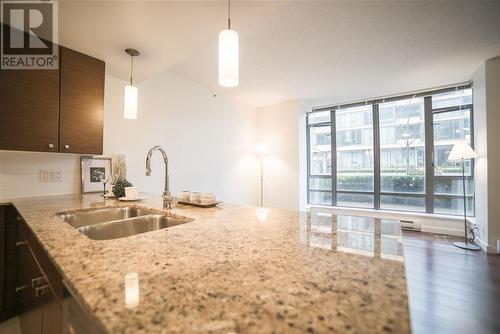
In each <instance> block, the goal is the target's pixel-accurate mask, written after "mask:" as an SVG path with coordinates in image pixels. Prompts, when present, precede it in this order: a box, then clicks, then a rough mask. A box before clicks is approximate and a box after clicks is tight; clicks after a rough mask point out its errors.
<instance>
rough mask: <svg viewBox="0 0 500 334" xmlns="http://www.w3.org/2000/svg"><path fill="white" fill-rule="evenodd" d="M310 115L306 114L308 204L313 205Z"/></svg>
mask: <svg viewBox="0 0 500 334" xmlns="http://www.w3.org/2000/svg"><path fill="white" fill-rule="evenodd" d="M309 136H310V129H309V114H306V147H307V203H308V204H311V195H310V187H311V185H310V181H309V179H310V178H311V140H310V139H309Z"/></svg>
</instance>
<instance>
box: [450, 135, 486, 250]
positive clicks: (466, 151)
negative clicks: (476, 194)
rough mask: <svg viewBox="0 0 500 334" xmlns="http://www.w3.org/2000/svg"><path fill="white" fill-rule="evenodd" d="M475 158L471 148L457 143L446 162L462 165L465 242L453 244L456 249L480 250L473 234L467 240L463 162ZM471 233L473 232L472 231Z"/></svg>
mask: <svg viewBox="0 0 500 334" xmlns="http://www.w3.org/2000/svg"><path fill="white" fill-rule="evenodd" d="M474 158H477V153H476V152H474V150H473V149H472V147H470V145H469V144H467V143H466V142H462V143H457V144H455V145H453V148H452V149H451V152H450V155H449V156H448V161H460V162H461V163H462V185H463V193H464V232H465V242H454V243H453V245H455V246H456V247H458V248H462V249H467V250H475V251H478V250H480V249H481V247H479V246H478V245H476V244H475V243H474V233H472V236H473V237H472V238H471V239H470V240H469V237H468V233H467V196H466V192H465V160H466V159H467V160H468V159H474ZM472 232H473V231H472Z"/></svg>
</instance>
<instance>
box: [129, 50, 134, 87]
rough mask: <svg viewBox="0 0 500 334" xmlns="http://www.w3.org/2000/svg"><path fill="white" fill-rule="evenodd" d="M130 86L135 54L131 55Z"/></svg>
mask: <svg viewBox="0 0 500 334" xmlns="http://www.w3.org/2000/svg"><path fill="white" fill-rule="evenodd" d="M130 58H131V60H130V86H132V76H133V73H134V56H130Z"/></svg>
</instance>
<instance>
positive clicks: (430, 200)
mask: <svg viewBox="0 0 500 334" xmlns="http://www.w3.org/2000/svg"><path fill="white" fill-rule="evenodd" d="M471 88H472V83H467V84H464V85H459V86H452V87H450V88H445V89H439V90H433V91H432V90H431V91H426V92H422V93H418V94H405V95H400V96H395V97H390V98H380V99H373V100H367V101H363V102H356V103H350V104H344V105H337V106H327V107H321V108H314V109H313V110H312V111H311V112H308V113H307V114H306V150H307V153H306V154H307V204H308V205H328V206H333V207H336V206H338V207H346V206H342V205H338V200H337V194H367V195H372V196H373V206H372V207H371V209H375V210H390V211H403V210H400V209H393V208H390V209H381V198H382V196H384V195H385V196H398V197H415V198H424V199H425V207H424V208H423V210H421V211H416V212H425V213H431V214H432V213H435V208H434V203H435V199H436V198H438V197H444V198H456V197H460V198H461V195H457V194H439V193H435V189H434V183H435V179H439V178H444V179H453V178H455V176H443V175H436V173H435V169H436V168H437V167H436V165H435V163H434V158H435V157H434V149H435V147H434V115H436V114H440V113H444V112H453V111H459V110H469V112H470V115H469V117H470V119H469V122H470V143H471V146H472V147H474V110H473V102H471V103H469V104H463V105H454V106H449V107H441V108H433V107H432V96H433V95H436V94H440V93H446V92H451V91H458V90H465V89H471ZM415 97H423V98H424V102H423V103H424V124H423V126H424V139H425V146H424V156H425V172H424V175H425V188H424V192H423V193H422V192H393V191H381V138H380V134H381V133H380V132H381V131H380V124H381V123H380V111H379V104H381V103H384V102H392V101H398V100H404V99H409V98H415ZM366 105H371V107H372V108H371V109H372V124H371V125H372V130H373V141H372V142H373V178H374V187H373V191H371V190H370V191H361V190H338V189H337V164H338V161H337V127H336V115H335V113H336V111H337V110H339V109H346V108H350V107H358V106H366ZM320 111H322V112H326V111H329V112H330V121H325V122H320V123H313V124H310V122H309V114H310V113H315V112H320ZM316 126H330V138H331V146H330V147H331V152H330V154H331V164H332V165H331V166H330V171H331V173H330V174H329V175H311V166H310V164H311V147H310V135H311V133H310V128H311V127H316ZM468 177H470V178H472V185H473V191H472V193H471V194H468V196H467V197H469V198H470V197H472V202H474V201H475V187H474V186H475V184H474V183H475V178H474V160H473V159H472V163H471V174H470V176H468ZM314 178H324V179H329V180H330V182H331V189H329V190H326V189H311V182H310V180H311V179H314ZM311 192H322V193H330V194H331V203H329V204H316V203H311ZM347 207H349V208H362V209H366V206H361V205H360V206H347ZM404 211H408V210H404ZM412 211H413V210H412ZM439 214H443V213H439ZM446 215H451V216H459V215H462V214H461V213H446ZM468 215H469V216H474V215H475V206H474V208H473V210H472V214H468Z"/></svg>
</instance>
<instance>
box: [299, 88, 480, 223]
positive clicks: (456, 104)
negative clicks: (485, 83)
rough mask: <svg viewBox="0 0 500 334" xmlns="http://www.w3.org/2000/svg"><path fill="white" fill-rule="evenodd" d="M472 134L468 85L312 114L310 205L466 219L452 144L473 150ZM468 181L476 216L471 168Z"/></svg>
mask: <svg viewBox="0 0 500 334" xmlns="http://www.w3.org/2000/svg"><path fill="white" fill-rule="evenodd" d="M472 130H473V127H472V89H471V88H470V86H461V87H454V88H450V89H446V90H440V91H434V92H432V91H431V92H425V93H422V94H414V95H410V96H401V97H391V98H387V99H377V100H371V101H370V100H369V101H366V102H361V103H356V104H349V105H339V106H331V107H323V108H319V109H316V110H313V112H311V113H309V114H308V116H307V134H308V135H307V137H308V145H307V146H308V157H309V162H308V173H309V177H308V202H309V204H320V205H332V206H347V207H360V208H375V209H386V210H406V211H417V212H430V213H433V212H435V213H443V214H461V213H462V212H463V200H462V198H463V197H462V187H461V184H462V183H461V180H462V179H461V169H460V164H457V163H454V162H449V161H447V157H448V154H449V152H450V150H451V148H452V147H453V144H455V143H457V142H459V141H467V142H468V143H469V144H471V145H472V144H473V143H472V137H473V136H472ZM332 152H333V153H332ZM466 175H467V208H468V213H469V214H470V215H472V214H473V213H474V181H473V166H472V164H471V163H470V162H467V164H466Z"/></svg>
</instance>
